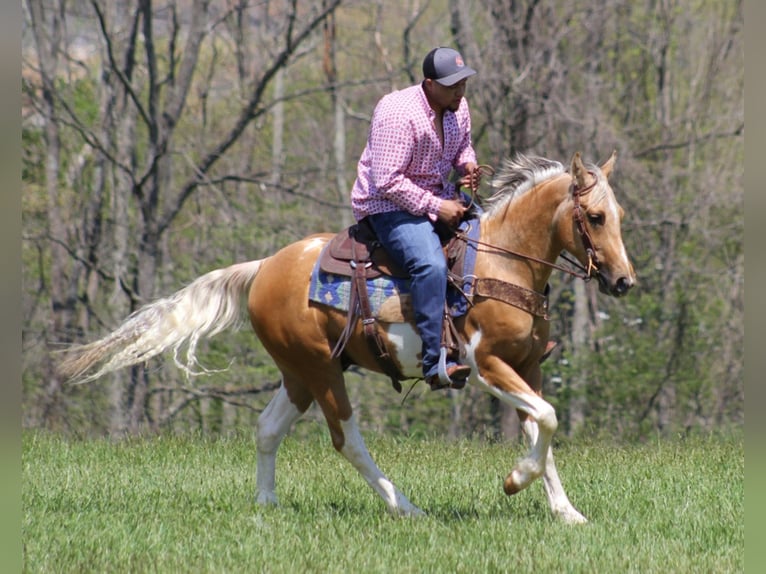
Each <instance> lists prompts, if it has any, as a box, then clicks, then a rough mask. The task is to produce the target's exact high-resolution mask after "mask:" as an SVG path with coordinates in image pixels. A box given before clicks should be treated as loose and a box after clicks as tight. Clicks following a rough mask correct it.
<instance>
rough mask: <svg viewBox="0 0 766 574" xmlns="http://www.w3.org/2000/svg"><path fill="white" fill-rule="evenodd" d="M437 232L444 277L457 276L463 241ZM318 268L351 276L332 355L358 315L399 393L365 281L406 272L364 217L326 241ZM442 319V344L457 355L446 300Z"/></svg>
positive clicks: (458, 348)
mask: <svg viewBox="0 0 766 574" xmlns="http://www.w3.org/2000/svg"><path fill="white" fill-rule="evenodd" d="M440 231H441V232H440V237H442V245H443V249H444V256H445V257H446V259H447V265H448V268H449V269H450V272H449V273H448V276H449V277H457V276H460V275H461V274H462V267H463V260H464V256H465V248H466V243H465V241H460V240H458V239H457V238H456V237H455V235H454V234H452V233H448V232H447V231H446V230H440ZM319 268H320V269H321V270H322V271H325V272H326V273H333V274H335V275H341V276H345V277H350V278H351V297H350V301H349V311H348V313H349V314H348V321H347V323H346V327H345V329H344V330H343V333H341V335H340V337H339V339H338V341H337V343H336V345H335V348H334V349H333V352H332V356H333V357H339V356H340V357H342V353H343V349H344V348H345V347H346V344H347V343H348V341H349V339H350V338H351V335H352V334H353V332H354V329H355V327H356V323H357V321H358V320H359V318H361V319H362V326H363V331H364V334H365V339H366V340H367V343H368V345H369V347H370V350H371V351H372V353H373V354H374V356H375V357H376V359H377V361H378V364H379V365H380V367H381V369H382V370H383V372H384V373H386V374H387V375H388V376H389V377H390V379H391V384H392V385H393V387H394V388H395V389H396V390H397V391H398V392H401V390H402V385H401V383H400V382H399V381H401V380H404V379H405V377H404V375H403V374H402V373H401V371H400V370H399V367H398V366H397V365H396V363H395V362H394V361H393V359H392V357H391V354H390V353H389V351H388V348H387V345H386V342H385V341H384V340H383V338H382V337H381V335H380V332H379V330H378V324H377V318H376V317H375V316H374V315H373V313H372V309H371V306H370V299H369V294H368V292H367V280H368V279H374V278H376V277H380V276H381V275H386V276H389V277H394V278H398V279H407V278H409V274H408V273H407V272H406V271H405V270H404V269H402V268H401V267H399V266H398V265H397V264H396V263H395V262H394V261H393V259H392V258H391V256H390V255H389V254H388V252H387V251H386V250H385V249H384V248H383V246H382V245H381V244H380V242H379V241H378V239H377V237H376V235H375V232H374V231H373V229H372V227H371V226H370V225H369V222H367V221H366V220H365V219H363V220H361V221H360V222H358V223H356V224H354V225H352V226H350V227H348V228H346V229H344V230H343V231H341V232H340V233H338V234H337V235H335V237H333V238H332V239H331V240H330V243H328V245H327V246H326V247H325V248H324V249H323V250H322V253H321V255H320V257H319ZM444 318H445V319H444V326H443V329H442V346H443V347H445V348H446V349H447V351H448V352H449V353H450V354H451V355H453V356H454V355H459V354H461V353H462V352H463V348H462V347H463V344H462V341H461V340H460V337H459V336H458V334H457V330H456V328H455V325H454V323H453V321H452V317H451V316H450V314H449V312H446V302H445V314H444Z"/></svg>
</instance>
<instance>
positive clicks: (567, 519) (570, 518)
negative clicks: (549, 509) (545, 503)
mask: <svg viewBox="0 0 766 574" xmlns="http://www.w3.org/2000/svg"><path fill="white" fill-rule="evenodd" d="M554 514H555V516H556V517H557V518H558V519H559V520H561V521H563V522H564V523H566V524H586V523H587V522H588V519H587V518H585V517H584V516H583V515H582V514H580V513H579V512H578V511H577V510H575V509H574V508H563V509H561V510H558V511H557V512H555V513H554Z"/></svg>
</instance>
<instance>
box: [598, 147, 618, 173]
mask: <svg viewBox="0 0 766 574" xmlns="http://www.w3.org/2000/svg"><path fill="white" fill-rule="evenodd" d="M616 160H617V151H616V150H615V151H613V152H612V156H611V157H610V158H609V159H608V160H606V161H605V162H604V165H602V166H601V173H603V174H604V177H606V178H609V176H610V175H611V173H612V169H613V168H614V162H615V161H616Z"/></svg>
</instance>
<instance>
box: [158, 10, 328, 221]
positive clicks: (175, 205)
mask: <svg viewBox="0 0 766 574" xmlns="http://www.w3.org/2000/svg"><path fill="white" fill-rule="evenodd" d="M340 3H341V0H332V2H330V3H328V6H327V7H325V8H324V9H323V10H321V11H319V13H318V14H317V15H316V16H315V17H314V19H313V20H311V21H310V22H309V23H308V24H307V25H306V27H305V28H304V29H303V30H301V31H300V33H299V34H298V35H297V36H296V37H293V30H292V23H291V24H290V26H289V31H288V33H287V45H286V46H285V47H284V49H283V50H282V52H280V53H279V54H278V55H277V57H276V59H275V60H274V61H273V63H272V64H271V66H270V67H269V68H268V69H267V70H266V71H265V73H264V75H263V77H262V78H261V81H260V82H259V83H258V84H257V85H256V86H255V88H254V91H253V94H252V96H251V97H250V100H249V101H248V103H247V105H246V106H245V107H244V108H243V110H242V111H241V112H240V114H239V118H238V119H237V121H236V123H235V124H234V127H233V128H232V129H231V130H230V131H229V133H228V134H227V135H226V136H225V137H224V138H223V139H222V140H221V141H220V142H219V143H218V144H217V145H215V146H214V147H213V148H212V149H211V150H210V151H209V152H208V153H207V155H205V156H204V157H203V158H202V160H201V161H200V162H199V163H198V164H197V168H196V170H195V174H194V176H193V177H192V179H190V180H189V181H187V182H186V183H185V184H184V185H183V186H182V188H181V191H180V192H179V194H178V196H177V197H176V200H175V202H172V203H171V205H170V207H169V208H168V210H167V211H166V212H165V214H164V216H163V217H162V218H161V220H160V221H159V225H158V227H157V229H158V232H159V233H160V234H161V233H162V232H163V231H164V230H165V229H166V228H167V227H168V226H169V225H170V224H171V223H172V221H173V220H174V219H175V217H176V216H177V215H178V213H179V212H180V211H181V209H182V208H183V206H184V204H185V203H186V200H187V199H189V197H190V196H191V194H192V193H193V192H194V190H195V189H196V188H197V186H199V184H200V182H201V181H202V176H204V175H205V174H207V173H208V172H209V171H210V169H211V168H212V167H213V165H215V163H216V162H217V161H218V160H219V159H221V157H222V156H223V155H224V154H225V153H226V151H227V150H228V149H229V148H230V147H231V146H232V145H234V144H235V143H236V142H237V141H238V140H239V138H240V137H241V136H242V134H243V133H244V131H245V128H246V127H247V126H248V125H249V124H250V122H252V121H253V120H254V119H256V118H258V117H259V116H261V115H263V114H264V113H266V111H267V110H268V107H263V108H259V106H260V104H261V99H262V97H263V94H264V92H265V91H266V88H267V87H268V85H269V83H270V82H271V80H272V78H273V77H274V75H275V74H276V73H277V70H279V69H280V68H282V67H284V66H286V64H287V62H288V61H289V59H290V57H291V56H292V55H293V53H294V52H295V50H296V47H297V46H299V45H300V44H301V43H302V42H303V41H304V40H305V39H306V38H307V37H308V36H309V35H310V34H311V33H312V32H313V31H314V30H315V29H316V28H317V27H318V26H319V25H320V24H321V23H322V22H323V20H324V19H325V18H326V17H327V15H328V14H330V13H331V12H333V11H334V10H335V8H337V7H338V6H339V5H340ZM293 10H295V4H294V1H293ZM294 18H295V13H294V12H293V13H292V14H291V15H290V21H291V22H292V21H293V19H294Z"/></svg>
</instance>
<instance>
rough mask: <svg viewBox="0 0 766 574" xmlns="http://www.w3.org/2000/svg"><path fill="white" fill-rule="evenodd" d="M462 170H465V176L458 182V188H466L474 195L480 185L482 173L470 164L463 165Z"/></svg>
mask: <svg viewBox="0 0 766 574" xmlns="http://www.w3.org/2000/svg"><path fill="white" fill-rule="evenodd" d="M463 169H464V170H465V175H464V176H463V177H461V178H460V179H459V180H458V185H459V186H460V187H467V188H468V189H470V190H471V192H472V193H476V190H477V189H479V183H481V174H482V172H481V170H480V169H479V166H478V165H476V164H475V163H473V162H471V163H467V164H465V166H463Z"/></svg>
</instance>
